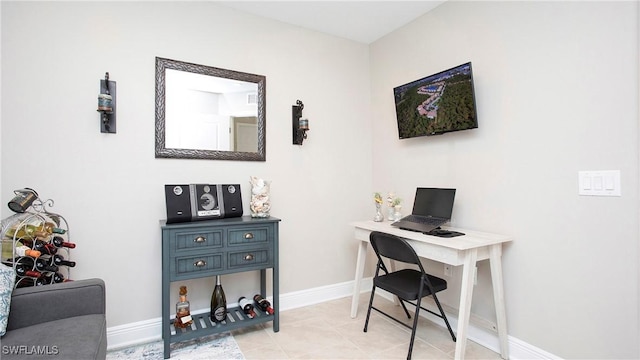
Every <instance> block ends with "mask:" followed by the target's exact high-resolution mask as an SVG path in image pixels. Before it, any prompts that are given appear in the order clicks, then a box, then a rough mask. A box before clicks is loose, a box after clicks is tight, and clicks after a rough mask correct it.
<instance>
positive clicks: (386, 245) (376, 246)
mask: <svg viewBox="0 0 640 360" xmlns="http://www.w3.org/2000/svg"><path fill="white" fill-rule="evenodd" d="M369 242H371V246H372V247H373V250H374V251H375V252H376V255H377V256H378V259H379V260H382V259H381V258H380V257H381V256H382V257H386V258H389V259H392V260H396V261H401V262H404V263H408V264H415V265H417V266H418V267H420V271H422V272H423V273H424V269H423V268H422V263H421V262H420V258H419V257H418V255H417V254H416V251H415V250H413V248H412V247H411V245H409V243H407V241H406V240H404V239H403V238H400V237H397V236H395V235H390V234H386V233H382V232H378V231H372V232H371V234H370V235H369Z"/></svg>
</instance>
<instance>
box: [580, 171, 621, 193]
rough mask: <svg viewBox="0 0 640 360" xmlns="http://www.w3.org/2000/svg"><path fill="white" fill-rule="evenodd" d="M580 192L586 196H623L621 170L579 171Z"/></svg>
mask: <svg viewBox="0 0 640 360" xmlns="http://www.w3.org/2000/svg"><path fill="white" fill-rule="evenodd" d="M578 194H579V195H586V196H622V191H621V189H620V170H601V171H579V172H578Z"/></svg>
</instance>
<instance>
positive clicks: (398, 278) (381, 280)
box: [364, 231, 456, 359]
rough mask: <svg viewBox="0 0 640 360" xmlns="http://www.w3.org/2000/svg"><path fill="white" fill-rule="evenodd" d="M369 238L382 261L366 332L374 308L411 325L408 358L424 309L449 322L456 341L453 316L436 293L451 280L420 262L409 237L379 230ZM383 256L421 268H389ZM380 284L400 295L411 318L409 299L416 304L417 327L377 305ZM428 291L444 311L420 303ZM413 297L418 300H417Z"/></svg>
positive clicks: (373, 291)
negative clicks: (376, 295)
mask: <svg viewBox="0 0 640 360" xmlns="http://www.w3.org/2000/svg"><path fill="white" fill-rule="evenodd" d="M369 240H370V242H371V245H372V246H373V250H374V251H375V252H376V256H377V257H378V265H377V266H376V274H375V276H374V278H373V288H372V289H371V299H369V308H368V309H367V320H366V321H365V323H364V332H367V326H368V325H369V317H370V315H371V309H373V310H376V311H377V312H379V313H381V314H383V315H385V316H386V317H388V318H390V319H392V320H395V321H396V322H398V323H400V324H402V325H404V326H406V327H407V328H409V329H411V342H410V343H409V353H408V354H407V359H411V352H412V351H413V342H414V339H415V337H416V326H417V325H418V315H419V312H420V309H422V310H425V311H427V312H429V313H431V314H433V315H435V316H437V317H439V318H441V319H443V320H444V323H445V324H446V325H447V329H449V333H450V334H451V338H452V339H453V341H456V336H455V335H454V334H453V330H451V325H449V320H447V316H446V315H445V313H444V311H443V310H442V306H441V305H440V302H439V301H438V297H437V296H436V293H437V292H439V291H442V290H445V289H446V288H447V282H446V281H445V280H444V279H441V278H439V277H436V276H432V275H429V274H427V273H426V272H425V271H424V268H423V267H422V263H421V262H420V258H419V257H418V255H417V254H416V252H415V250H413V248H412V247H411V245H409V244H408V243H407V242H406V240H404V239H402V238H399V237H397V236H393V235H389V234H385V233H381V232H377V231H374V232H372V233H371V235H370V236H369ZM383 258H387V259H391V260H395V261H400V262H403V263H406V264H413V265H417V267H418V268H419V270H416V269H402V270H398V271H394V272H391V273H390V272H389V271H387V268H386V267H385V265H384V262H383V261H382V259H383ZM380 270H382V271H383V272H384V274H382V275H381V274H380ZM376 287H379V288H381V289H383V290H386V291H388V292H390V293H392V294H394V295H396V296H397V297H398V299H399V300H400V304H401V305H402V308H403V309H404V312H405V313H406V314H407V317H408V318H409V319H411V315H409V311H408V310H407V307H406V306H405V305H404V303H405V302H407V303H409V304H411V305H413V306H415V307H416V311H415V314H414V319H413V327H410V326H409V325H407V324H405V323H403V322H401V321H400V320H398V319H396V318H394V317H393V316H391V315H389V314H387V313H385V312H384V311H382V310H380V309H378V308H376V307H374V306H373V296H374V295H375V291H376ZM428 295H431V296H432V297H433V300H434V301H435V303H436V305H437V306H438V309H439V310H440V314H438V313H435V312H433V311H431V310H429V309H425V308H424V307H422V306H420V302H421V300H422V298H423V297H425V296H428ZM411 301H416V302H415V303H414V302H411Z"/></svg>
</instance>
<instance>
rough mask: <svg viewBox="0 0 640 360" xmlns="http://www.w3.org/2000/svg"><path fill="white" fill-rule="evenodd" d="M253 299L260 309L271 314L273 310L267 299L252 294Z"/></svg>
mask: <svg viewBox="0 0 640 360" xmlns="http://www.w3.org/2000/svg"><path fill="white" fill-rule="evenodd" d="M253 301H255V302H256V304H258V307H259V308H260V310H262V311H265V312H267V313H269V315H273V313H274V311H273V308H272V307H271V303H270V302H269V300H267V299H265V298H263V297H262V295H260V294H255V295H254V296H253Z"/></svg>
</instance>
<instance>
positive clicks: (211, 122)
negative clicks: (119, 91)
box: [156, 57, 266, 161]
mask: <svg viewBox="0 0 640 360" xmlns="http://www.w3.org/2000/svg"><path fill="white" fill-rule="evenodd" d="M265 86H266V78H265V77H264V76H262V75H254V74H248V73H243V72H239V71H233V70H226V69H220V68H215V67H211V66H205V65H198V64H192V63H188V62H182V61H176V60H170V59H165V58H160V57H156V158H179V159H211V160H250V161H265V160H266V153H265V145H266V144H265V125H266V123H265V122H266V120H265V107H266V106H265Z"/></svg>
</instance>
